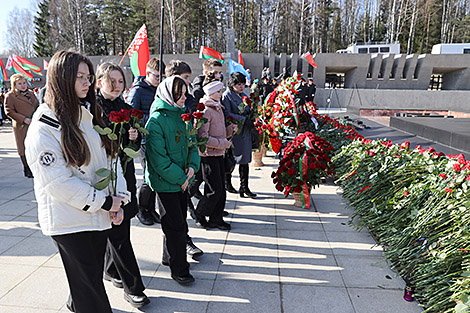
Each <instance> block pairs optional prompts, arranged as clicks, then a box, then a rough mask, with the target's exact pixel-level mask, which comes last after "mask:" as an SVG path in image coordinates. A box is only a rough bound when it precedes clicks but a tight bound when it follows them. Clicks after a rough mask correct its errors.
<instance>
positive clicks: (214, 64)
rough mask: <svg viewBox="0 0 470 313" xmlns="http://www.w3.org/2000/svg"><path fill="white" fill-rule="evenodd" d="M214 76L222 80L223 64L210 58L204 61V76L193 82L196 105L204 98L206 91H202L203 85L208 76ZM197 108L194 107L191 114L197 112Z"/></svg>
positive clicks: (199, 76)
mask: <svg viewBox="0 0 470 313" xmlns="http://www.w3.org/2000/svg"><path fill="white" fill-rule="evenodd" d="M209 74H211V75H213V76H214V77H215V79H217V80H221V75H222V63H220V61H218V60H216V59H213V58H210V59H206V60H204V63H202V75H198V76H197V77H196V78H194V80H193V86H192V87H193V88H192V91H191V94H192V96H193V97H194V100H195V103H196V105H197V104H198V103H199V100H200V99H201V98H202V97H204V90H203V89H202V84H203V83H204V79H205V78H206V76H207V75H209ZM195 111H196V108H195V107H194V108H193V109H192V110H191V113H193V112H195Z"/></svg>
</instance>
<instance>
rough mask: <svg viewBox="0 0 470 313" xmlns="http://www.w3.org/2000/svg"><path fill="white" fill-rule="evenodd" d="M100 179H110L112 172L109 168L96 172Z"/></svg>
mask: <svg viewBox="0 0 470 313" xmlns="http://www.w3.org/2000/svg"><path fill="white" fill-rule="evenodd" d="M95 174H96V175H98V176H99V177H109V174H111V171H110V170H109V169H107V168H100V169H99V170H97V171H96V173H95Z"/></svg>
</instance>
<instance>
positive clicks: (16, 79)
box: [10, 73, 26, 89]
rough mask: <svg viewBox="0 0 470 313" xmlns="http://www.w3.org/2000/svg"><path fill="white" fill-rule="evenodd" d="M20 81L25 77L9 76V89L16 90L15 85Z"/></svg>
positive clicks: (19, 75) (18, 75)
mask: <svg viewBox="0 0 470 313" xmlns="http://www.w3.org/2000/svg"><path fill="white" fill-rule="evenodd" d="M22 79H26V77H25V76H23V75H21V74H18V73H17V74H13V75H11V77H10V83H11V89H16V83H17V82H19V81H20V80H22Z"/></svg>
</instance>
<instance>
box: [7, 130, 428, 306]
mask: <svg viewBox="0 0 470 313" xmlns="http://www.w3.org/2000/svg"><path fill="white" fill-rule="evenodd" d="M14 147H15V143H14V137H13V134H12V132H11V128H10V129H8V127H7V128H5V127H0V171H1V172H2V181H1V182H0V265H1V266H0V277H1V276H5V277H6V278H4V279H2V280H0V313H2V312H5V313H6V312H8V313H11V312H15V313H17V312H18V313H28V312H34V313H36V312H41V313H43V312H44V313H48V312H62V313H65V312H68V310H67V309H66V307H65V302H66V300H67V297H68V285H67V280H66V278H65V274H64V270H63V265H62V261H61V259H60V256H59V255H58V253H57V249H56V248H55V246H54V244H53V242H52V240H51V238H50V237H46V236H44V235H43V234H42V233H41V231H40V230H39V225H38V223H37V208H36V205H37V204H36V202H35V198H34V192H33V182H32V180H31V179H26V178H24V177H22V168H21V162H20V160H19V158H18V156H17V154H16V150H15V149H14ZM264 161H265V163H266V166H264V167H260V168H253V167H250V188H251V189H252V190H253V191H254V192H256V193H258V197H257V199H250V198H240V196H239V195H238V194H230V193H229V194H227V203H226V210H227V211H228V212H229V216H227V217H226V218H225V220H226V221H227V222H228V223H230V224H231V225H232V229H231V230H230V231H221V230H218V229H210V230H206V229H202V228H200V227H198V226H197V225H196V224H195V222H194V221H193V220H192V219H191V218H190V217H188V226H189V234H190V236H191V237H192V238H193V241H194V243H195V244H196V245H197V246H198V247H200V248H201V249H202V250H203V251H204V252H205V253H204V255H203V256H202V257H201V258H199V260H192V259H189V260H188V261H189V263H190V270H191V273H192V274H193V275H194V277H195V278H196V281H195V283H194V284H193V285H191V286H186V287H185V286H180V285H179V284H177V283H176V282H175V281H173V280H172V279H171V277H170V270H169V268H168V267H167V266H163V265H161V256H162V230H161V225H160V224H155V225H152V226H145V225H142V224H141V223H140V222H139V221H138V219H133V220H132V222H131V225H132V227H131V238H132V243H133V246H134V250H135V254H136V258H137V262H138V264H139V266H140V270H141V274H142V278H143V281H144V284H145V286H146V288H147V289H146V291H145V292H146V294H147V295H148V296H149V298H150V300H151V304H150V305H148V306H146V307H144V308H142V309H140V310H137V309H134V308H132V307H131V306H130V305H129V304H128V303H127V302H126V301H125V300H124V299H123V291H122V289H118V288H115V287H114V286H113V285H112V284H111V283H109V282H105V286H106V290H107V293H108V297H109V299H110V302H111V305H112V307H113V312H114V313H124V312H148V313H153V312H158V313H161V312H195V313H220V312H224V313H230V312H237V313H238V312H255V313H277V312H284V313H291V312H296V313H297V312H309V313H310V312H321V313H328V312H335V313H337V312H339V313H343V312H345V313H349V312H354V313H364V312H365V313H367V312H374V313H377V312H382V311H380V310H381V309H382V308H386V311H384V312H393V313H409V312H410V313H413V312H420V311H421V309H420V308H419V307H418V305H417V304H416V303H407V302H405V301H404V300H403V299H402V296H403V287H404V282H403V281H402V280H401V279H400V278H399V277H395V275H394V273H393V272H392V271H391V270H390V269H389V267H388V265H387V263H384V262H380V261H381V260H382V249H381V248H380V247H377V246H375V242H374V240H373V238H372V237H371V236H370V235H369V234H368V232H367V230H366V229H363V230H362V231H360V232H358V231H356V230H355V229H353V228H352V227H350V226H349V224H348V222H349V220H350V217H351V215H352V213H353V210H352V209H351V208H350V207H348V203H347V201H346V200H344V199H343V198H342V196H341V189H339V188H338V187H337V186H335V185H334V184H333V183H332V182H331V181H329V180H328V181H327V183H325V184H321V185H320V186H318V187H317V188H315V189H313V190H312V199H313V203H314V205H313V206H312V207H311V208H310V209H308V210H305V209H302V208H297V207H294V206H293V203H294V200H293V198H292V197H291V196H289V197H287V198H286V197H284V195H283V194H281V193H279V192H277V191H275V190H274V185H273V184H272V179H271V178H270V175H271V172H272V171H273V169H274V168H275V167H276V166H277V164H278V162H279V160H278V159H275V158H274V155H273V154H272V153H268V157H266V158H265V160H264ZM135 164H136V174H137V175H136V176H137V179H138V184H140V181H141V180H142V168H141V166H140V164H139V163H135ZM232 182H233V184H234V186H235V187H236V188H238V187H239V177H238V170H235V171H234V173H233V180H232ZM201 188H202V187H201ZM194 203H195V204H197V201H194ZM387 276H388V277H391V278H392V279H390V278H388V277H387ZM377 308H380V309H379V310H378V309H377Z"/></svg>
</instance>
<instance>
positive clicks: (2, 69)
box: [0, 59, 8, 84]
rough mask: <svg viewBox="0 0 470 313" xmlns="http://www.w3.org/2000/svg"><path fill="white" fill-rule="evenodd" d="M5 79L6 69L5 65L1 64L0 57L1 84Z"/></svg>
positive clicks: (6, 77) (6, 78)
mask: <svg viewBox="0 0 470 313" xmlns="http://www.w3.org/2000/svg"><path fill="white" fill-rule="evenodd" d="M6 80H8V76H7V70H6V69H5V65H3V62H2V59H0V81H1V83H2V84H3V82H4V81H6Z"/></svg>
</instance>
